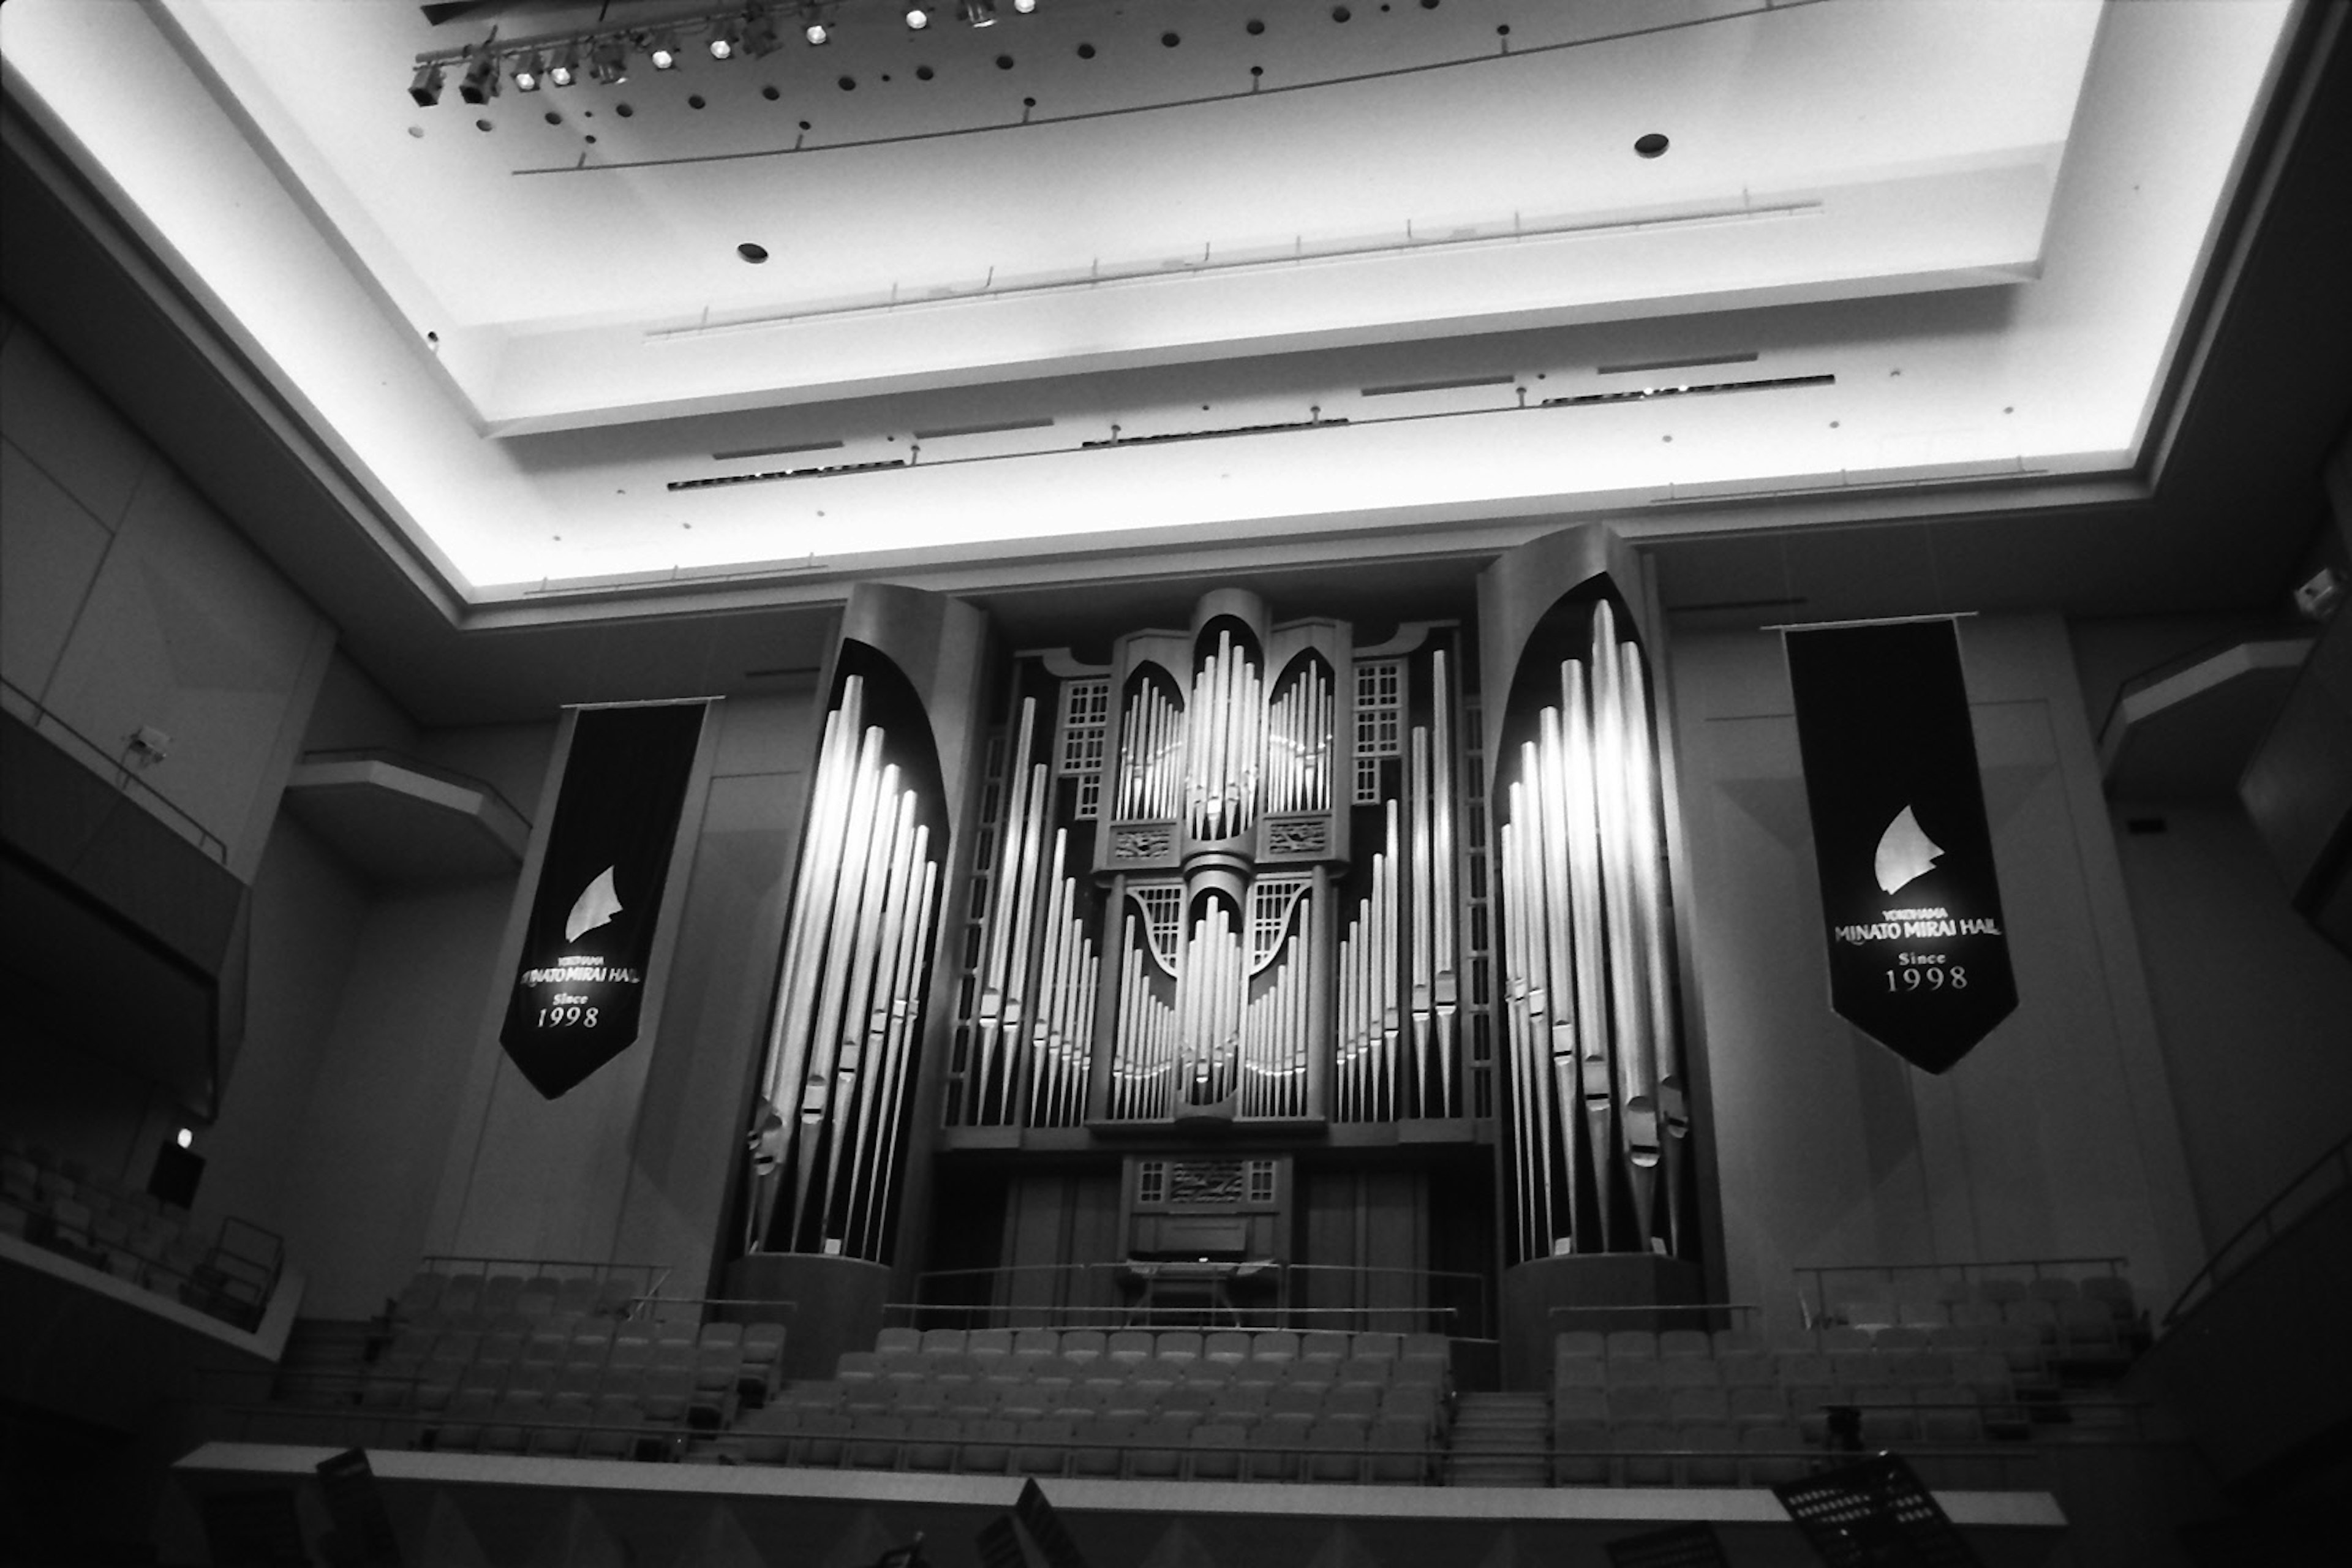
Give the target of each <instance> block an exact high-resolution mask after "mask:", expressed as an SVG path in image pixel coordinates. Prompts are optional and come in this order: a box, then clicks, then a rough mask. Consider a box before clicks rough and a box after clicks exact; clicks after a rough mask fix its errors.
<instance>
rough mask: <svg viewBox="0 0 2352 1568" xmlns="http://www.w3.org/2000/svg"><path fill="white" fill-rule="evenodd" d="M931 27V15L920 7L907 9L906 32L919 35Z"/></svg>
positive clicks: (914, 6)
mask: <svg viewBox="0 0 2352 1568" xmlns="http://www.w3.org/2000/svg"><path fill="white" fill-rule="evenodd" d="M930 25H931V14H930V13H929V11H926V10H924V9H923V8H922V7H921V6H920V5H909V6H908V7H907V31H908V32H910V33H919V32H921V31H922V30H923V29H924V28H926V27H928V26H930Z"/></svg>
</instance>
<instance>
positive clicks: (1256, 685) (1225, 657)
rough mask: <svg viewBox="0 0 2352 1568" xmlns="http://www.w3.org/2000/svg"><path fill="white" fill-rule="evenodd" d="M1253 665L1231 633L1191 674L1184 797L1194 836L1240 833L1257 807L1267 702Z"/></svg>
mask: <svg viewBox="0 0 2352 1568" xmlns="http://www.w3.org/2000/svg"><path fill="white" fill-rule="evenodd" d="M1262 686H1263V683H1262V681H1261V680H1260V679H1259V676H1258V670H1257V667H1256V666H1255V664H1253V663H1252V662H1251V661H1250V658H1249V653H1248V650H1247V649H1245V648H1243V647H1237V646H1235V644H1234V639H1233V634H1232V633H1231V632H1230V631H1221V632H1219V633H1218V634H1217V647H1216V651H1215V652H1213V653H1212V654H1210V655H1209V656H1208V658H1206V659H1204V660H1202V664H1201V668H1199V669H1197V670H1196V671H1194V672H1193V676H1192V701H1191V703H1190V704H1189V705H1188V707H1187V710H1186V714H1185V717H1186V720H1187V724H1186V727H1185V737H1184V744H1185V764H1184V797H1185V806H1186V816H1187V818H1188V820H1189V822H1190V825H1191V827H1192V837H1195V838H1199V839H1203V840H1209V839H1222V838H1230V837H1234V836H1235V835H1236V834H1239V833H1242V832H1244V831H1246V830H1247V828H1248V827H1249V826H1250V824H1251V822H1252V821H1253V820H1254V819H1255V816H1256V811H1257V805H1258V782H1259V773H1260V757H1261V753H1262V750H1263V746H1264V742H1265V695H1264V692H1263V690H1262Z"/></svg>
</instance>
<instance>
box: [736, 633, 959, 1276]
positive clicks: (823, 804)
mask: <svg viewBox="0 0 2352 1568" xmlns="http://www.w3.org/2000/svg"><path fill="white" fill-rule="evenodd" d="M865 700H866V693H865V687H864V682H863V679H861V678H860V677H857V676H850V677H847V678H846V679H845V680H844V681H843V685H842V695H841V699H840V701H839V703H838V704H837V705H836V706H835V709H834V710H833V711H832V712H831V713H829V714H828V715H827V716H826V719H825V723H824V731H823V735H822V739H821V740H820V742H819V746H818V760H817V777H816V782H815V786H814V789H813V790H812V791H811V794H810V808H809V810H810V817H809V828H808V832H807V834H806V837H805V846H806V847H805V849H804V858H803V866H802V868H801V873H800V877H799V879H798V883H797V886H796V888H795V889H794V894H793V908H792V910H791V913H790V915H789V916H788V917H787V920H786V924H785V930H786V937H787V941H786V947H785V952H784V959H783V964H782V971H781V973H780V974H779V978H778V983H777V991H776V1004H775V1008H774V1011H773V1013H772V1016H771V1019H770V1023H769V1029H768V1042H767V1054H766V1060H765V1070H764V1072H763V1074H762V1084H761V1119H760V1120H761V1127H762V1128H763V1129H765V1130H767V1131H763V1132H762V1133H761V1143H762V1146H763V1150H764V1153H763V1157H762V1159H761V1160H760V1161H758V1162H755V1163H754V1166H753V1192H752V1202H751V1209H750V1224H749V1226H748V1233H747V1236H746V1243H747V1246H748V1247H759V1246H761V1244H762V1243H763V1242H765V1243H766V1244H768V1245H771V1246H781V1247H782V1248H784V1249H786V1250H796V1249H803V1248H805V1249H813V1250H821V1251H826V1252H848V1253H851V1254H853V1255H856V1256H873V1255H874V1252H875V1250H876V1249H877V1248H878V1247H879V1246H880V1245H881V1241H882V1237H883V1229H884V1219H885V1215H886V1214H887V1209H886V1206H885V1205H886V1204H887V1188H888V1171H887V1167H888V1163H889V1161H890V1160H891V1159H893V1158H894V1157H895V1152H896V1143H895V1136H894V1130H895V1128H896V1125H897V1122H898V1118H899V1114H900V1111H901V1109H902V1107H903V1104H904V1093H905V1088H906V1082H907V1075H906V1072H905V1058H906V1055H907V1053H908V1048H909V1044H908V1043H909V1041H910V1040H912V1039H913V1038H915V1037H918V1036H919V1021H920V1009H921V993H922V967H923V955H924V952H925V951H926V947H927V938H928V936H929V916H930V911H931V907H932V898H933V889H935V888H936V886H937V879H938V872H939V867H938V864H937V862H936V861H935V860H934V859H933V858H931V854H930V837H929V827H928V826H926V825H924V824H922V823H920V822H919V821H918V820H917V819H918V816H919V812H920V809H921V805H920V802H919V797H918V796H917V795H916V794H915V793H914V791H913V790H912V789H911V788H909V787H908V785H907V784H906V783H905V782H904V781H903V780H902V778H901V776H900V773H899V770H898V766H897V765H896V764H895V763H884V762H883V761H882V757H883V753H884V751H885V749H886V742H887V737H886V736H885V734H884V732H883V731H882V729H881V728H880V727H879V726H876V725H867V724H865V723H864V722H863V714H864V709H865ZM771 1143H772V1145H773V1147H772V1148H770V1147H766V1145H768V1144H771ZM787 1181H789V1182H790V1185H791V1202H790V1206H789V1208H788V1209H786V1210H785V1211H784V1212H785V1213H786V1215H788V1218H787V1219H786V1222H785V1226H784V1227H783V1228H782V1229H779V1228H778V1226H777V1217H778V1211H779V1209H780V1207H782V1202H783V1196H784V1192H783V1189H784V1184H785V1183H786V1182H787Z"/></svg>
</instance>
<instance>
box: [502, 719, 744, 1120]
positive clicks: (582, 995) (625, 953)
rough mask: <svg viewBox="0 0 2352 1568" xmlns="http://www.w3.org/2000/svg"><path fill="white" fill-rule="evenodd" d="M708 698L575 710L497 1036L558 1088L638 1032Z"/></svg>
mask: <svg viewBox="0 0 2352 1568" xmlns="http://www.w3.org/2000/svg"><path fill="white" fill-rule="evenodd" d="M706 706H707V705H706V704H704V703H700V702H677V703H661V704H657V705H654V706H648V707H629V708H591V709H586V710H583V711H582V712H581V713H580V715H579V717H578V718H577V719H576V720H575V721H573V723H572V749H571V751H570V752H568V753H567V754H566V756H565V760H564V765H563V784H562V788H561V789H560V790H559V791H558V792H557V794H556V799H555V820H554V821H553V822H552V823H551V825H550V826H549V827H548V833H547V852H546V854H545V855H544V856H543V857H542V858H541V862H540V868H539V890H538V892H537V893H536V895H534V897H533V899H532V900H531V906H530V927H529V929H528V930H527V931H525V933H524V936H523V945H522V961H521V963H520V965H519V966H518V967H517V969H516V973H515V984H514V990H513V992H512V993H511V994H509V997H508V998H507V1016H506V1023H505V1025H504V1026H502V1027H501V1028H500V1029H499V1044H501V1045H503V1046H504V1047H506V1049H507V1055H509V1057H512V1058H514V1064H515V1066H516V1067H518V1068H521V1069H522V1075H523V1077H525V1078H527V1079H530V1082H531V1086H532V1087H533V1088H534V1089H538V1090H539V1092H540V1093H541V1094H543V1095H545V1096H547V1098H548V1099H550V1100H553V1099H554V1098H555V1097H556V1096H558V1095H560V1094H562V1093H564V1092H565V1091H566V1090H568V1089H571V1088H572V1086H573V1085H575V1084H577V1083H579V1082H580V1081H581V1080H582V1079H585V1078H586V1077H587V1076H588V1075H589V1074H591V1073H593V1072H594V1071H595V1070H596V1069H597V1068H600V1067H603V1066H604V1064H605V1063H606V1062H608V1061H611V1060H612V1059H613V1058H614V1057H616V1056H618V1055H620V1054H621V1052H622V1051H624V1050H625V1049H627V1048H628V1047H629V1045H630V1044H631V1043H632V1042H633V1041H635V1039H636V1037H637V1023H638V1014H639V1012H640V1010H641V1009H642V1007H643V1005H644V1002H645V994H646V967H647V965H648V964H649V963H651V961H652V957H653V952H654V920H655V916H656V912H657V911H658V910H660V908H661V901H662V885H663V883H664V882H666V881H667V879H668V876H669V862H670V854H671V850H672V848H673V847H674V846H675V843H676V840H677V822H678V814H679V812H680V810H681V809H682V808H683V807H684V805H685V804H686V786H687V780H688V776H689V775H690V774H691V773H692V772H693V770H694V752H695V747H696V745H697V743H698V741H699V740H700V738H701V734H702V717H703V712H704V710H705V708H706Z"/></svg>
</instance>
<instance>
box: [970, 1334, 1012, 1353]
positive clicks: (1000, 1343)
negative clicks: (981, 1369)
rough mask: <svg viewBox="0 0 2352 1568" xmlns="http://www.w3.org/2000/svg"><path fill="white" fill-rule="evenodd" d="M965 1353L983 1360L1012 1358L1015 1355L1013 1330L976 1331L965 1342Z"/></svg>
mask: <svg viewBox="0 0 2352 1568" xmlns="http://www.w3.org/2000/svg"><path fill="white" fill-rule="evenodd" d="M964 1349H965V1351H966V1352H968V1353H969V1354H971V1355H975V1356H979V1357H982V1358H983V1359H987V1358H992V1357H998V1356H1010V1355H1011V1354H1012V1353H1013V1331H1012V1330H1011V1329H974V1330H972V1331H971V1335H970V1337H969V1338H968V1339H967V1341H966V1342H965V1345H964Z"/></svg>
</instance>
